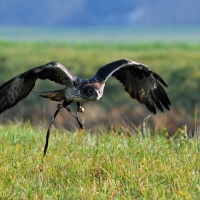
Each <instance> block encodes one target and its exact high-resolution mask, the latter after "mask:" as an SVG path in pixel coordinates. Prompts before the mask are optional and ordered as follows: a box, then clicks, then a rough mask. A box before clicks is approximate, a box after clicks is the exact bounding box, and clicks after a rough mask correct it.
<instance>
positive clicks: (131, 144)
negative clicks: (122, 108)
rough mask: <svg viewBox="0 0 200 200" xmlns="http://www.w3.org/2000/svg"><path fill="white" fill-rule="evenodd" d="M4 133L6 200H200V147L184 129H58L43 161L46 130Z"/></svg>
mask: <svg viewBox="0 0 200 200" xmlns="http://www.w3.org/2000/svg"><path fill="white" fill-rule="evenodd" d="M0 131H1V134H0V144H1V146H0V152H1V153H0V159H1V165H0V176H1V178H0V197H1V199H199V196H200V165H199V164H200V159H199V153H200V143H199V140H197V138H193V139H188V138H187V136H186V135H185V134H183V132H182V131H181V130H179V133H178V135H176V136H174V137H170V138H168V137H166V136H167V131H166V129H164V128H163V129H162V130H160V131H159V130H156V129H155V130H154V137H153V138H152V137H151V136H150V135H149V134H148V133H146V134H145V135H144V136H142V134H141V133H140V132H138V133H137V134H133V132H132V131H131V129H125V128H123V127H121V128H118V129H112V130H106V129H105V130H104V131H103V132H102V131H99V132H98V133H96V134H93V135H92V134H90V133H89V131H88V130H85V131H81V132H80V131H78V130H74V131H71V132H69V131H67V130H65V129H60V130H57V129H53V130H52V135H51V138H50V146H49V149H48V151H47V155H46V157H45V158H44V160H43V162H42V156H43V147H44V142H45V132H46V129H45V128H44V127H42V126H32V125H30V123H28V122H27V123H21V122H18V123H9V124H7V125H1V126H0Z"/></svg>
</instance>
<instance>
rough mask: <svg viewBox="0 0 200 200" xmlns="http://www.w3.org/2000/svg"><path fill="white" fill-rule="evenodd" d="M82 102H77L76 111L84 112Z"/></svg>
mask: <svg viewBox="0 0 200 200" xmlns="http://www.w3.org/2000/svg"><path fill="white" fill-rule="evenodd" d="M82 105H83V103H80V102H77V106H78V108H77V112H81V113H83V112H84V108H83V107H82Z"/></svg>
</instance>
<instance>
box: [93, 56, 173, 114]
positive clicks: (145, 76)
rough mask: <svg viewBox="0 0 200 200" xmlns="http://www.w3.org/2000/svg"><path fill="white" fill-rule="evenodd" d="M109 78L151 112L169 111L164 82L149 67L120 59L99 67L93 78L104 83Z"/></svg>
mask: <svg viewBox="0 0 200 200" xmlns="http://www.w3.org/2000/svg"><path fill="white" fill-rule="evenodd" d="M110 76H114V77H115V78H116V79H117V80H119V81H120V82H121V83H122V84H123V85H124V87H125V88H124V89H125V91H126V92H128V93H129V95H130V96H131V97H132V98H133V99H137V100H138V101H139V102H140V103H143V104H145V105H146V107H147V108H148V109H149V110H150V111H151V112H152V113H154V114H155V113H156V107H157V108H158V109H159V110H161V111H162V112H163V111H164V110H163V106H164V107H165V108H166V109H168V110H169V109H170V105H171V104H170V100H169V98H168V96H167V94H166V92H165V90H164V89H163V87H162V85H161V84H163V85H164V86H166V87H167V84H166V83H165V81H164V80H163V79H162V78H161V77H160V76H159V75H158V74H156V73H155V72H153V71H152V70H151V69H149V67H147V66H146V65H143V64H141V63H137V62H135V61H132V60H128V59H121V60H117V61H114V62H112V63H109V64H107V65H105V66H103V67H101V68H100V69H99V70H98V71H97V73H96V75H95V76H94V78H96V79H97V80H99V81H101V82H106V81H107V79H108V78H109V77H110Z"/></svg>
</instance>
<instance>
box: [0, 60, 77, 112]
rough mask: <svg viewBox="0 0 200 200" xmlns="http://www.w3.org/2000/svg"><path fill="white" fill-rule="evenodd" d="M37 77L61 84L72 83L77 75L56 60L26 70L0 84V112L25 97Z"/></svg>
mask: <svg viewBox="0 0 200 200" xmlns="http://www.w3.org/2000/svg"><path fill="white" fill-rule="evenodd" d="M38 78H40V79H42V80H44V79H49V80H51V81H54V82H56V83H59V84H62V85H73V81H75V80H76V78H77V77H75V76H73V75H72V74H71V73H70V72H69V71H68V70H67V69H66V68H65V67H64V66H63V65H61V64H60V63H58V62H50V63H47V64H46V65H42V66H39V67H36V68H33V69H31V70H29V71H26V72H24V73H22V74H20V75H18V76H16V77H14V78H13V79H11V80H9V81H7V82H6V83H4V84H3V85H1V86H0V113H2V112H3V111H5V110H6V109H8V108H11V107H13V106H14V105H15V104H16V103H17V102H19V101H20V100H21V99H23V98H25V97H26V96H27V95H28V94H29V93H30V92H31V90H32V89H33V87H34V86H35V82H36V80H37V79H38Z"/></svg>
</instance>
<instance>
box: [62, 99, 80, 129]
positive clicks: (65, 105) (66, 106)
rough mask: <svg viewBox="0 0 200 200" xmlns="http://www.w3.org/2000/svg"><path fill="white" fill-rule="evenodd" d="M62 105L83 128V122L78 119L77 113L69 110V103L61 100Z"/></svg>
mask: <svg viewBox="0 0 200 200" xmlns="http://www.w3.org/2000/svg"><path fill="white" fill-rule="evenodd" d="M63 107H64V108H65V109H67V111H68V112H69V113H70V114H71V115H73V116H74V118H75V119H76V120H77V122H78V124H79V126H80V128H81V129H83V128H84V126H83V124H82V123H81V122H80V120H79V118H78V115H77V114H76V115H75V114H74V113H73V112H72V110H71V108H70V105H69V104H66V102H65V101H64V102H63Z"/></svg>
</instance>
